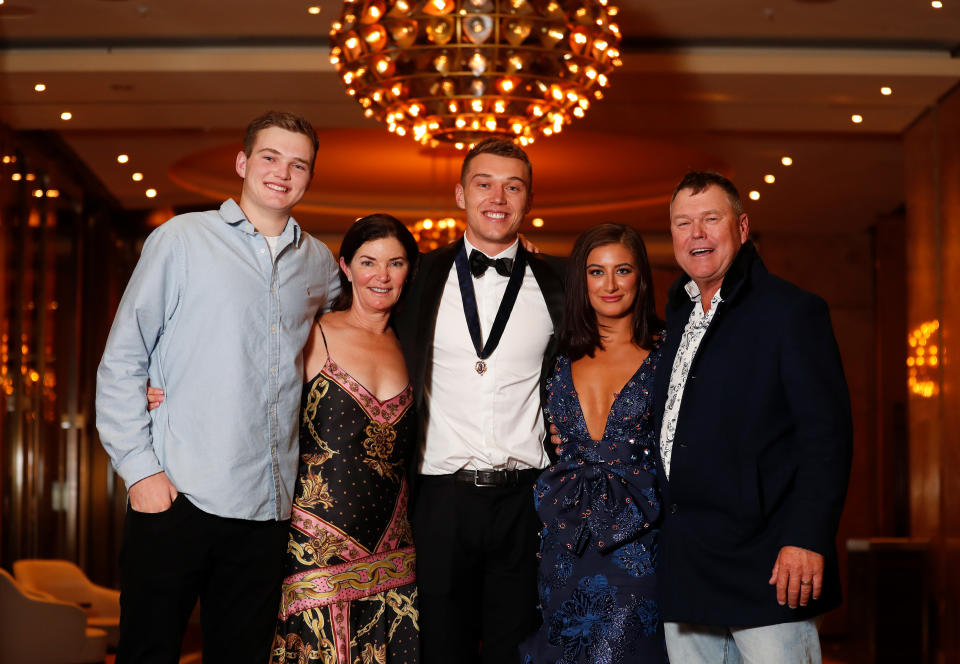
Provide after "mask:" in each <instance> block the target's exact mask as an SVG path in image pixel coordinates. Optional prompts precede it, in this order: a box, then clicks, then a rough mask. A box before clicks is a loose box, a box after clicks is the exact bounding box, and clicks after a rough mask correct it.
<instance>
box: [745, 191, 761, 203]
mask: <svg viewBox="0 0 960 664" xmlns="http://www.w3.org/2000/svg"><path fill="white" fill-rule="evenodd" d="M747 196H749V197H750V200H751V201H759V200H760V192H759V191H757V190H756V189H754V190H753V191H751V192H750V193H749V194H747Z"/></svg>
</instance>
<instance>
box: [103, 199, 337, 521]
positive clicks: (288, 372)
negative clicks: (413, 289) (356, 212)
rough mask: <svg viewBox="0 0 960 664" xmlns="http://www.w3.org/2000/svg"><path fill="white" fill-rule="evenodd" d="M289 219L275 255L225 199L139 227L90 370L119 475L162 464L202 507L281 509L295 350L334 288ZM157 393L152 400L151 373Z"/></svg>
mask: <svg viewBox="0 0 960 664" xmlns="http://www.w3.org/2000/svg"><path fill="white" fill-rule="evenodd" d="M339 289H340V288H339V281H338V277H337V265H336V261H335V260H334V258H333V255H332V254H331V253H330V250H329V249H328V248H327V247H326V246H325V245H324V244H323V243H322V242H319V241H318V240H316V239H315V238H313V237H311V236H310V235H308V234H307V233H303V232H302V231H301V230H300V226H299V225H298V224H297V222H296V221H294V219H293V218H292V217H291V218H290V219H289V221H288V222H287V225H286V227H285V228H284V231H283V233H282V234H281V236H280V238H279V241H278V242H277V245H276V252H275V256H274V255H271V251H270V248H269V247H268V245H267V241H266V239H264V237H263V236H262V235H260V234H259V233H257V231H256V230H255V229H254V227H253V224H251V223H250V222H249V221H248V220H247V219H246V218H245V217H244V214H243V211H242V210H241V209H240V206H239V205H237V203H235V202H234V201H233V200H228V201H226V202H225V203H224V204H223V205H221V206H220V209H219V210H211V211H209V212H194V213H190V214H184V215H180V216H177V217H174V218H173V219H171V220H170V221H168V222H166V223H165V224H163V225H162V226H160V227H159V228H157V229H156V230H155V231H154V232H153V233H151V234H150V236H149V237H148V238H147V241H146V243H145V244H144V247H143V253H142V255H141V256H140V260H139V262H138V263H137V267H136V269H135V270H134V272H133V275H132V276H131V277H130V282H129V283H128V284H127V289H126V291H125V292H124V294H123V298H122V299H121V301H120V306H119V308H118V309H117V315H116V318H115V319H114V321H113V327H112V328H111V329H110V336H109V337H108V339H107V346H106V349H105V350H104V354H103V359H102V360H101V362H100V368H99V370H98V371H97V404H96V406H97V430H98V431H99V432H100V439H101V442H102V443H103V446H104V448H105V449H106V451H107V453H108V454H109V455H110V458H111V459H112V461H113V466H114V468H115V469H116V471H117V473H118V474H119V475H120V476H121V477H122V478H123V480H124V482H126V484H127V486H130V485H132V484H133V483H135V482H137V481H139V480H141V479H143V478H145V477H148V476H150V475H153V474H156V473H158V472H160V471H164V472H165V473H166V474H167V476H168V477H169V478H170V481H171V482H173V484H174V486H176V487H177V490H178V491H180V492H181V493H183V494H184V495H185V496H186V497H187V498H188V499H189V500H190V501H191V502H192V503H193V504H195V505H196V506H197V507H199V508H200V509H201V510H203V511H205V512H208V513H211V514H216V515H219V516H224V517H232V518H240V519H252V520H259V521H264V520H269V519H285V518H288V517H289V516H290V507H291V503H292V494H293V490H294V483H295V480H296V473H297V454H298V447H299V445H298V440H297V434H298V427H297V412H298V410H299V406H300V391H301V387H302V385H303V360H302V353H301V351H302V349H303V346H304V344H305V343H306V340H307V335H308V333H309V331H310V326H311V324H312V322H313V318H314V315H315V314H316V313H317V311H318V310H320V309H326V308H329V305H330V302H332V300H333V298H334V297H335V296H336V294H337V292H339ZM148 378H149V379H150V383H151V384H152V385H155V386H157V387H162V388H163V389H164V391H165V393H166V397H165V400H164V402H163V404H161V406H160V407H159V408H157V409H156V410H153V411H151V412H149V413H148V412H147V410H146V407H145V404H146V396H145V393H146V384H147V379H148Z"/></svg>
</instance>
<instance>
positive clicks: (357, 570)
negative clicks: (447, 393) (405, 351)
mask: <svg viewBox="0 0 960 664" xmlns="http://www.w3.org/2000/svg"><path fill="white" fill-rule="evenodd" d="M324 343H326V341H324ZM412 404H413V389H412V387H411V386H409V385H408V386H407V387H406V388H405V389H404V390H403V391H402V392H401V393H400V394H398V395H397V396H395V397H393V398H391V399H388V400H387V401H379V400H378V399H377V398H376V397H374V396H373V395H372V394H371V393H370V392H369V391H367V390H366V388H364V387H363V386H362V385H360V383H358V382H357V381H356V380H354V379H353V378H352V377H351V376H350V375H349V374H348V373H346V372H345V371H343V370H342V369H341V368H340V367H339V366H337V364H336V363H335V362H334V361H333V360H332V359H329V358H328V359H327V363H326V364H325V365H324V367H323V369H322V370H321V372H320V374H318V375H317V376H316V377H315V378H314V379H313V380H311V381H310V382H309V383H307V384H306V385H305V386H304V390H303V400H302V404H301V410H300V468H299V472H298V477H297V487H296V496H295V498H294V504H293V516H292V518H291V522H290V538H289V541H288V545H287V565H286V571H285V574H284V580H283V596H282V597H283V599H282V603H281V608H280V616H279V621H278V623H277V631H276V635H275V636H274V643H273V648H272V651H271V658H270V661H271V664H294V663H296V664H308V663H317V664H416V663H417V662H418V661H419V652H420V648H419V609H418V602H417V588H416V575H415V564H416V554H415V553H414V550H413V538H412V533H411V530H410V523H409V521H408V520H407V499H408V487H407V479H406V475H405V472H404V470H405V468H406V461H407V459H409V458H410V454H412V453H413V451H414V444H415V440H414V431H415V422H414V420H415V415H414V411H413V409H412V408H411V406H412Z"/></svg>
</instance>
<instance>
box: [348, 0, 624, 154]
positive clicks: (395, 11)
mask: <svg viewBox="0 0 960 664" xmlns="http://www.w3.org/2000/svg"><path fill="white" fill-rule="evenodd" d="M616 15H617V8H616V7H614V6H613V5H611V4H609V1H608V0H346V1H345V2H344V4H343V10H342V11H341V14H340V19H339V20H338V21H336V22H334V23H333V26H332V30H331V32H330V38H331V50H330V60H331V62H332V63H333V64H334V65H335V66H336V68H337V71H338V73H339V74H340V77H341V78H342V79H343V82H344V85H346V88H347V94H349V95H350V96H351V97H354V98H356V100H357V101H358V102H359V103H360V105H361V106H362V107H363V109H364V111H363V112H364V115H365V116H367V117H372V118H376V119H377V120H378V121H380V122H383V123H385V124H386V125H387V127H388V128H389V130H390V131H391V132H394V133H396V134H399V135H400V136H406V135H407V134H409V135H411V136H412V137H413V138H414V139H416V140H417V141H419V142H420V143H422V144H424V145H429V146H434V147H435V146H437V145H439V143H440V142H446V143H453V144H455V145H456V147H457V148H463V147H466V146H469V145H471V144H472V143H475V142H476V141H478V140H480V139H482V138H484V137H486V136H491V135H500V136H503V137H507V138H512V139H514V140H517V141H519V142H520V143H521V144H522V145H528V144H529V143H532V142H533V140H534V139H535V138H537V137H538V136H552V135H553V134H557V133H559V132H560V131H562V129H563V127H564V125H566V124H569V123H570V122H572V121H573V119H574V118H582V117H583V116H584V114H585V113H586V111H587V109H588V108H589V107H590V104H591V102H593V101H595V100H599V99H602V98H603V92H602V91H603V89H604V88H605V87H607V85H609V77H610V74H611V72H612V71H613V69H614V68H615V67H618V66H620V65H621V64H622V62H621V60H620V29H619V27H618V26H617V24H616V23H614V22H613V20H614V17H615V16H616Z"/></svg>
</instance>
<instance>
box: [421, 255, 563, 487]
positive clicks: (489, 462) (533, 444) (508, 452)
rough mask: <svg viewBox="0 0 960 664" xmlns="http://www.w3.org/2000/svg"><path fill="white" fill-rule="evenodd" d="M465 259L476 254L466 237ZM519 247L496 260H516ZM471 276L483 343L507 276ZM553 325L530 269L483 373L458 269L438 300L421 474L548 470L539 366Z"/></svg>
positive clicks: (492, 272) (489, 272) (493, 272)
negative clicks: (468, 320)
mask: <svg viewBox="0 0 960 664" xmlns="http://www.w3.org/2000/svg"><path fill="white" fill-rule="evenodd" d="M464 244H465V245H466V251H467V255H468V256H469V255H470V251H471V250H472V249H474V247H472V246H471V245H470V243H469V242H468V241H467V239H466V238H464ZM517 247H518V243H516V242H515V243H514V244H513V246H511V247H510V248H508V249H506V250H505V251H503V252H501V253H499V254H497V255H496V256H491V258H514V257H515V256H516V254H517ZM471 278H472V279H473V288H474V291H475V292H476V296H477V313H478V314H479V316H480V332H481V339H482V343H486V341H487V337H488V336H489V334H490V328H492V327H493V321H494V318H496V315H497V310H498V309H499V307H500V301H501V300H502V299H503V293H504V291H505V290H506V288H507V282H508V281H509V278H508V277H504V276H502V275H500V274H497V272H496V270H494V269H493V268H490V269H488V270H487V271H486V273H485V274H484V275H483V276H481V277H479V278H477V277H471ZM552 335H553V321H552V320H551V318H550V312H549V311H548V310H547V303H546V301H545V300H544V299H543V294H542V293H541V292H540V286H539V285H538V284H537V280H536V278H535V277H534V276H533V271H532V270H531V269H530V266H529V265H527V266H526V271H525V273H524V275H523V284H522V285H521V287H520V293H519V295H518V296H517V301H516V304H515V305H514V307H513V311H512V312H511V313H510V318H509V319H508V321H507V326H506V328H505V329H504V331H503V336H502V337H501V338H500V343H499V345H498V346H497V348H496V350H494V351H493V353H492V354H491V355H490V357H488V358H487V359H486V364H487V371H486V372H485V373H484V374H483V375H480V374H478V373H477V372H476V370H475V368H474V365H475V364H476V363H477V359H478V357H477V352H476V350H475V349H474V347H473V342H472V341H471V340H470V331H469V329H468V328H467V320H466V317H465V315H464V313H463V299H462V298H461V296H460V285H459V281H458V279H457V267H456V264H454V265H453V266H452V267H451V268H450V273H449V275H448V276H447V282H446V284H445V286H444V289H443V295H442V297H441V298H440V308H439V310H438V312H437V321H436V328H435V333H434V338H433V358H432V365H431V371H430V374H429V378H428V382H427V386H426V393H425V398H426V405H427V426H426V434H425V436H424V441H423V443H422V444H423V449H422V450H421V452H422V454H421V458H422V461H421V462H420V472H421V473H423V474H425V475H446V474H449V473H454V472H456V471H458V470H460V469H463V468H468V469H485V468H498V469H499V468H520V469H522V468H543V467H544V466H546V465H547V463H548V457H547V453H546V451H545V450H544V448H543V441H544V438H545V437H546V430H545V428H544V424H543V415H542V412H541V410H540V369H541V366H542V364H543V355H544V353H545V352H546V350H547V344H548V343H549V341H550V337H551V336H552Z"/></svg>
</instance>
